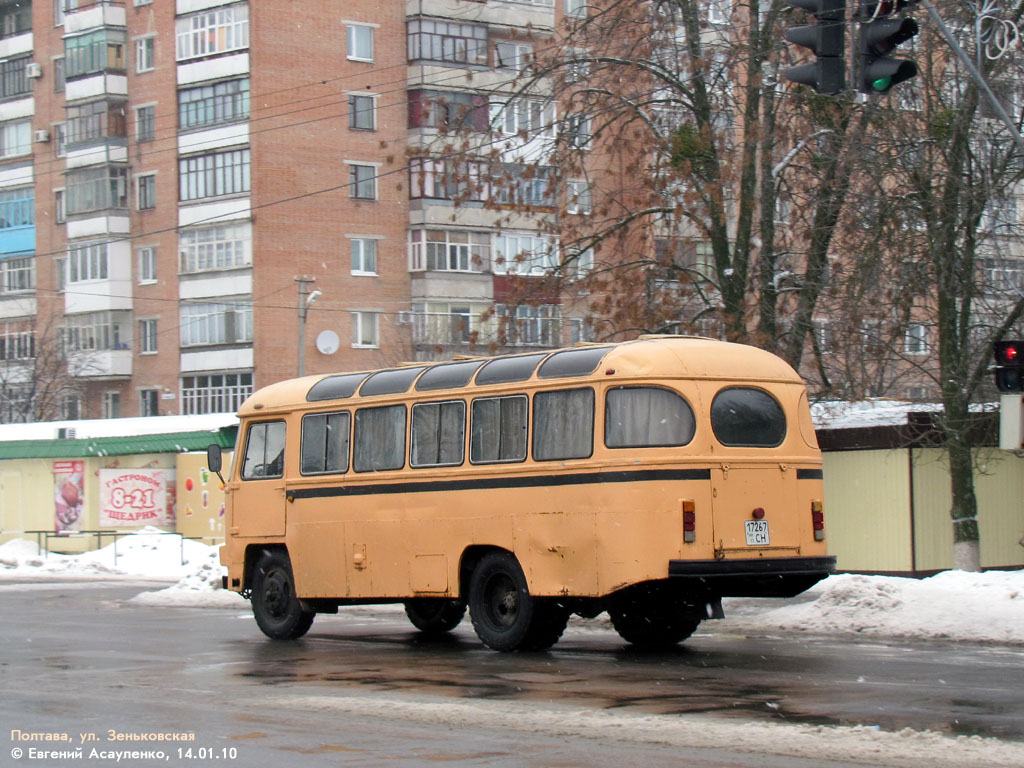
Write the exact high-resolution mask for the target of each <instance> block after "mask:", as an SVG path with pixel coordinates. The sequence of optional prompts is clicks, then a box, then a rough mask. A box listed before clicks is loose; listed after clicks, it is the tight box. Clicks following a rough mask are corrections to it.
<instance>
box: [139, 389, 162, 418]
mask: <svg viewBox="0 0 1024 768" xmlns="http://www.w3.org/2000/svg"><path fill="white" fill-rule="evenodd" d="M159 415H160V390H159V389H143V390H140V391H139V416H159Z"/></svg>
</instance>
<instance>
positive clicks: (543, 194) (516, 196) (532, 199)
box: [491, 163, 556, 206]
mask: <svg viewBox="0 0 1024 768" xmlns="http://www.w3.org/2000/svg"><path fill="white" fill-rule="evenodd" d="M552 175H553V174H552V173H551V169H550V168H543V167H540V168H538V167H536V166H526V165H517V164H514V163H508V164H505V165H502V166H501V167H500V168H499V169H498V171H497V173H495V174H494V175H493V176H492V179H491V185H492V187H493V194H494V200H495V202H497V203H500V204H502V205H545V206H552V205H554V204H555V202H556V201H555V199H554V198H555V191H554V189H553V188H552V186H551V177H552Z"/></svg>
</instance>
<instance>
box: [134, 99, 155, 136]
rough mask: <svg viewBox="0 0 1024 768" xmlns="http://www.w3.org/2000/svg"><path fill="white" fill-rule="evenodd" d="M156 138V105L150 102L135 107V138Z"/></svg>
mask: <svg viewBox="0 0 1024 768" xmlns="http://www.w3.org/2000/svg"><path fill="white" fill-rule="evenodd" d="M155 138H156V107H155V106H153V105H152V104H149V105H147V106H145V107H136V108H135V140H136V141H152V140H153V139H155Z"/></svg>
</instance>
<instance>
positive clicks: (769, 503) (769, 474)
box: [711, 463, 800, 558]
mask: <svg viewBox="0 0 1024 768" xmlns="http://www.w3.org/2000/svg"><path fill="white" fill-rule="evenodd" d="M796 474H797V473H796V469H795V468H794V467H790V466H787V465H785V464H779V463H773V464H757V465H752V464H746V463H744V464H728V463H723V464H721V465H719V466H717V467H713V468H712V470H711V495H712V509H713V513H714V514H713V522H712V527H713V529H714V541H715V556H716V557H718V558H741V557H778V556H785V555H792V554H795V553H797V552H799V550H800V531H799V526H798V513H797V509H796V508H797V506H798V503H797V484H796Z"/></svg>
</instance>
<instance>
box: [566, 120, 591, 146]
mask: <svg viewBox="0 0 1024 768" xmlns="http://www.w3.org/2000/svg"><path fill="white" fill-rule="evenodd" d="M564 128H565V130H564V134H563V135H564V138H565V140H566V142H567V143H568V144H569V146H571V147H575V148H576V149H589V148H590V140H591V139H592V138H593V128H592V121H591V119H590V117H589V116H588V115H569V116H568V117H567V118H565V124H564Z"/></svg>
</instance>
